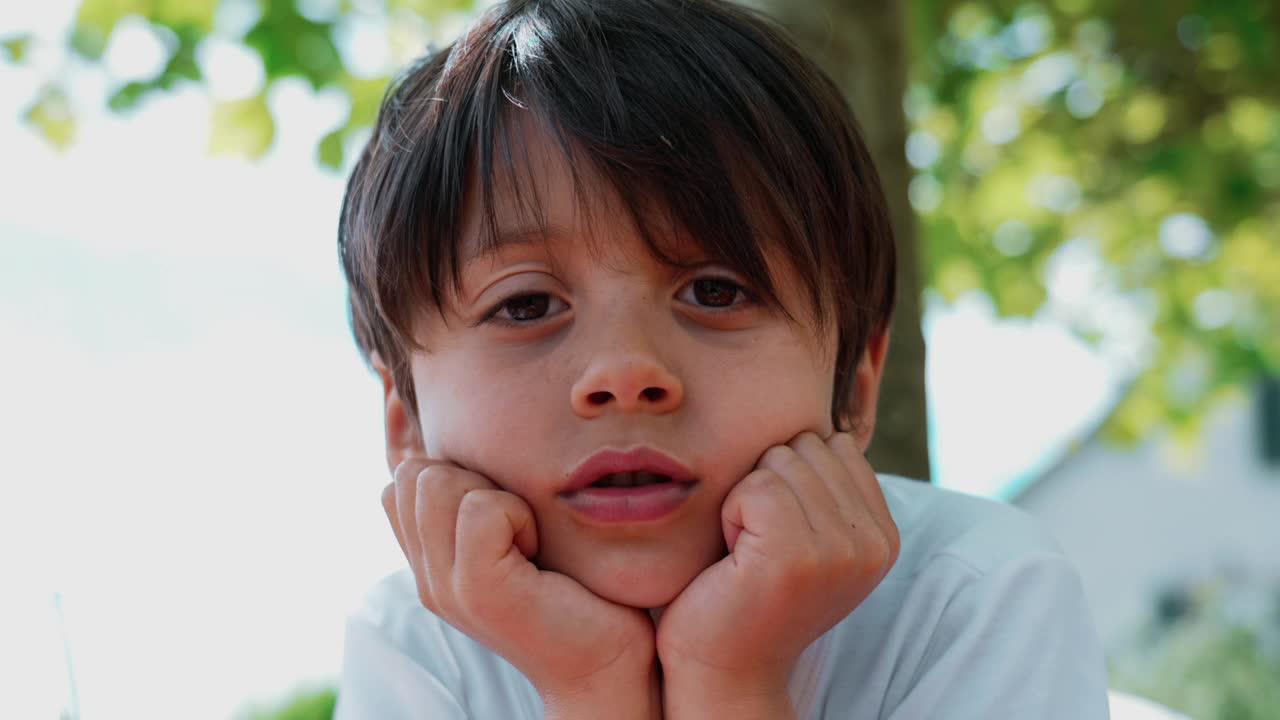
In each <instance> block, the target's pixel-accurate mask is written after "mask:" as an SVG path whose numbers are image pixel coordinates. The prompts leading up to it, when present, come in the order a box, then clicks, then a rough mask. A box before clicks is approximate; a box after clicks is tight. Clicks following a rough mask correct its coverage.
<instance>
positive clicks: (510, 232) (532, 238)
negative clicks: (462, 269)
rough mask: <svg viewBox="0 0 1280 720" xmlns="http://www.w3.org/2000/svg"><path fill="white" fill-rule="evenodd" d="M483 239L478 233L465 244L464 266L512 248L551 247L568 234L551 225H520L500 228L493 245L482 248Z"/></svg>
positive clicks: (463, 253)
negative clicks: (550, 245)
mask: <svg viewBox="0 0 1280 720" xmlns="http://www.w3.org/2000/svg"><path fill="white" fill-rule="evenodd" d="M481 232H483V231H481ZM481 237H483V236H482V235H481V234H480V233H477V234H475V235H473V236H472V237H470V238H467V240H466V241H465V242H463V252H462V256H461V261H462V262H461V264H462V265H468V264H470V263H472V262H474V261H476V260H483V259H486V258H492V257H494V256H495V255H498V254H499V253H501V252H503V251H504V250H508V249H512V248H520V247H527V246H529V245H534V244H544V245H549V244H551V243H553V242H557V241H559V240H562V239H564V238H567V237H568V233H567V232H565V230H564V229H563V228H561V227H559V226H557V225H551V224H548V225H545V226H537V225H532V226H526V225H519V226H515V227H508V228H500V229H499V230H498V233H497V237H496V238H493V242H492V243H486V245H485V247H480V239H481Z"/></svg>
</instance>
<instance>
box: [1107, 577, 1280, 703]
mask: <svg viewBox="0 0 1280 720" xmlns="http://www.w3.org/2000/svg"><path fill="white" fill-rule="evenodd" d="M1110 677H1111V682H1112V684H1113V685H1114V686H1115V687H1117V688H1120V689H1123V690H1127V691H1129V692H1132V693H1134V694H1137V695H1140V696H1142V697H1146V698H1150V699H1152V700H1155V701H1157V702H1159V703H1161V704H1163V705H1167V706H1168V707H1170V708H1173V709H1175V710H1178V711H1180V712H1182V713H1185V714H1186V715H1187V716H1188V717H1192V718H1195V720H1274V718H1280V583H1272V584H1271V586H1270V587H1267V586H1265V585H1262V586H1259V585H1255V586H1248V585H1245V586H1241V585H1239V584H1238V583H1228V582H1223V581H1221V580H1216V581H1210V582H1206V583H1202V584H1200V585H1198V586H1195V587H1191V588H1188V589H1186V590H1182V591H1178V592H1176V593H1172V594H1170V595H1168V596H1166V598H1165V602H1163V603H1161V608H1160V609H1159V611H1158V612H1157V616H1156V618H1154V619H1153V620H1152V622H1151V623H1150V625H1149V626H1148V627H1147V628H1145V629H1144V631H1143V633H1142V637H1141V638H1140V639H1139V640H1138V641H1137V642H1136V643H1135V644H1134V646H1133V647H1132V648H1129V649H1128V650H1127V651H1125V652H1122V653H1120V654H1119V655H1117V656H1115V657H1113V658H1112V662H1111V669H1110Z"/></svg>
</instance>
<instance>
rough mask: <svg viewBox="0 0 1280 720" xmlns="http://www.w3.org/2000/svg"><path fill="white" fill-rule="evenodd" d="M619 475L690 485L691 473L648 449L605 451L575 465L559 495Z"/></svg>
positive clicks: (675, 461) (673, 461)
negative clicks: (661, 477)
mask: <svg viewBox="0 0 1280 720" xmlns="http://www.w3.org/2000/svg"><path fill="white" fill-rule="evenodd" d="M622 472H651V473H654V474H657V475H666V476H667V477H669V478H671V479H672V480H674V481H675V482H693V480H694V477H693V472H692V471H690V470H689V468H687V467H685V465H684V463H681V462H680V461H679V460H676V459H675V458H673V457H671V456H670V455H667V454H665V453H663V452H662V451H660V450H655V449H653V448H651V447H644V446H641V447H635V448H631V449H630V450H615V449H612V448H605V449H603V450H599V451H597V452H595V453H593V454H592V455H591V456H590V457H588V458H586V459H585V460H583V461H582V462H580V463H578V466H577V467H576V468H574V469H573V471H572V472H571V473H569V480H568V481H567V482H566V483H565V485H564V487H563V488H562V489H561V492H566V493H568V492H573V491H575V490H580V489H582V488H584V487H586V486H588V485H590V484H591V483H593V482H595V481H597V480H599V479H600V478H602V477H604V476H605V475H609V474H611V473H622Z"/></svg>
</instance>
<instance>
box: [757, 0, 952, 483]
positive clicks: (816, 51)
mask: <svg viewBox="0 0 1280 720" xmlns="http://www.w3.org/2000/svg"><path fill="white" fill-rule="evenodd" d="M748 4H750V5H753V6H756V7H759V8H761V9H763V10H764V11H766V12H767V13H769V14H770V15H772V16H773V17H775V18H778V19H779V20H780V21H782V23H783V24H784V25H786V26H787V27H788V28H789V29H790V30H791V32H792V33H794V34H795V36H796V38H797V39H798V41H799V43H800V46H801V47H802V48H804V49H805V51H806V52H808V53H809V54H810V56H811V57H813V58H814V59H815V60H817V61H818V63H819V64H821V65H822V66H823V68H825V69H826V71H827V73H829V74H830V75H831V77H832V78H833V79H834V80H835V82H836V84H837V85H838V86H839V87H840V88H841V89H843V90H844V93H845V97H847V98H849V102H850V104H851V105H852V106H853V109H854V113H855V114H856V115H857V117H858V123H859V125H860V126H861V128H862V131H863V136H864V138H865V140H866V142H867V146H868V147H869V148H870V150H871V155H872V157H874V158H875V162H876V168H877V169H878V170H879V172H880V179H881V182H882V183H883V184H884V191H885V195H886V196H887V197H888V200H889V210H890V212H891V214H892V217H893V227H894V233H895V235H896V237H897V245H898V297H897V311H896V313H895V316H894V320H893V328H892V341H891V342H890V345H889V348H890V349H889V358H888V360H887V361H886V363H885V370H884V380H883V383H882V385H881V388H880V406H879V411H878V414H877V420H876V435H875V442H874V443H873V445H872V448H871V450H870V452H868V454H867V456H868V459H869V460H870V462H871V464H872V466H873V467H875V468H876V470H878V471H880V472H888V473H894V474H900V475H905V476H907V477H914V478H919V479H921V480H928V479H929V437H928V422H927V417H928V416H927V411H926V404H925V402H926V401H925V385H924V369H925V361H924V358H925V348H924V337H923V335H922V333H921V330H920V256H919V252H918V246H917V244H916V234H915V218H914V216H913V214H912V211H911V205H910V203H909V202H908V201H907V184H908V182H909V181H910V176H911V175H910V171H909V170H908V168H907V159H906V154H905V150H904V148H905V145H906V137H907V122H906V116H905V115H904V113H903V109H902V97H903V93H904V92H905V90H906V76H907V47H906V18H904V17H903V15H902V3H898V2H893V0H889V1H888V2H886V1H885V0H752V1H751V2H749V3H748Z"/></svg>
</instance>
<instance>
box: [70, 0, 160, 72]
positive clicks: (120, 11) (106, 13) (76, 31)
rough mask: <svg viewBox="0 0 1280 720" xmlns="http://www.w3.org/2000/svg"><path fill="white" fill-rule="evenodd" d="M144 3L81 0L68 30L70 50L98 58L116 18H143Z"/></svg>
mask: <svg viewBox="0 0 1280 720" xmlns="http://www.w3.org/2000/svg"><path fill="white" fill-rule="evenodd" d="M147 6H148V2H147V0H81V3H80V9H79V11H78V12H77V13H76V21H75V26H74V28H73V29H72V31H71V49H72V50H74V51H75V52H76V53H77V54H79V55H80V56H82V57H84V58H86V59H88V60H100V59H101V58H102V51H103V50H105V49H106V47H107V38H109V37H111V31H112V30H114V29H115V27H116V23H117V22H119V21H120V18H123V17H124V16H126V15H142V16H144V17H145V16H146V14H147Z"/></svg>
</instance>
